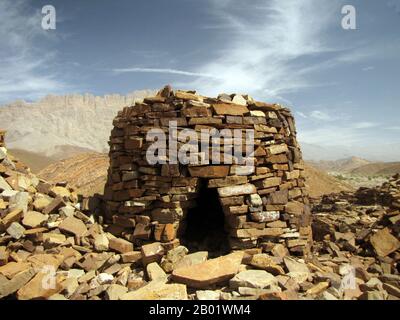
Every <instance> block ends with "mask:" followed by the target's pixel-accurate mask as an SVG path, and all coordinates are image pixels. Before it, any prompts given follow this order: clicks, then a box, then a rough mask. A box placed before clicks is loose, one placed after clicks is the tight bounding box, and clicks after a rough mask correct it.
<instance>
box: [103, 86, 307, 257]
mask: <svg viewBox="0 0 400 320" xmlns="http://www.w3.org/2000/svg"><path fill="white" fill-rule="evenodd" d="M172 121H173V122H175V123H176V125H177V135H178V137H177V140H176V141H177V149H178V150H180V149H179V148H181V147H182V146H185V145H186V147H188V145H189V148H188V149H190V150H192V151H193V150H195V151H197V153H196V152H194V158H196V157H198V158H201V159H204V157H207V156H206V155H205V154H208V155H209V156H210V159H211V158H212V155H210V153H211V151H210V150H211V148H209V149H206V152H205V153H204V152H203V153H202V152H200V151H199V150H201V151H203V149H201V146H200V145H197V143H196V142H195V143H193V141H192V142H190V141H189V142H188V140H186V141H184V140H183V139H180V135H179V134H180V133H181V132H182V131H183V130H185V129H186V130H187V129H191V130H192V131H193V132H195V133H196V135H197V136H200V133H201V130H202V129H213V128H214V129H217V130H219V132H221V130H226V129H228V130H239V131H241V132H243V136H242V139H239V140H238V139H235V138H233V137H234V135H232V139H231V140H229V139H221V140H220V145H219V146H218V147H219V148H220V149H219V150H220V151H221V153H222V154H223V157H222V158H223V160H222V161H221V162H220V163H219V164H215V163H214V162H212V163H211V162H210V163H208V164H204V163H202V162H200V164H196V163H195V164H193V162H190V163H189V164H182V163H179V161H178V163H175V164H171V163H172V162H173V161H171V160H172V159H171V158H169V156H170V149H171V141H172V140H173V139H172V138H173V136H172V135H170V134H169V132H170V131H169V130H170V125H171V122H172ZM113 125H114V128H113V130H112V132H111V137H110V141H109V144H110V153H109V157H110V167H109V171H108V181H107V184H106V187H105V195H104V197H105V199H106V204H107V205H106V207H107V209H106V221H108V222H109V223H111V224H112V226H111V228H112V229H113V232H117V233H120V234H121V235H123V236H125V237H127V238H130V240H131V241H133V242H134V243H135V244H138V245H141V244H144V243H150V242H152V241H161V242H163V243H164V244H166V245H168V244H169V243H170V244H171V246H175V245H176V243H177V242H179V238H180V237H181V236H183V235H184V233H185V228H186V218H187V215H188V212H190V210H191V208H194V207H196V206H197V205H198V204H199V201H208V199H201V194H200V193H199V189H200V185H201V184H207V187H208V188H215V189H216V191H217V194H218V199H219V202H220V204H221V207H222V211H223V214H224V217H225V230H226V232H227V234H228V238H229V244H230V248H231V249H243V248H253V247H263V248H267V249H268V247H271V246H273V244H274V243H283V244H284V245H285V246H286V247H287V248H288V249H289V251H290V252H291V253H293V254H299V255H302V254H305V253H306V251H307V249H308V248H309V246H310V243H311V239H312V235H311V227H310V224H311V221H310V210H309V207H308V197H307V191H306V189H305V183H304V164H303V160H302V156H301V151H300V148H299V145H298V143H297V140H296V129H295V122H294V119H293V116H292V114H291V113H290V110H288V109H287V108H285V107H282V106H280V105H277V104H269V103H264V102H258V101H254V100H253V99H252V98H251V97H250V96H246V95H235V94H233V95H226V94H221V95H219V96H218V97H217V98H209V97H204V96H201V95H198V94H196V92H195V91H180V90H176V91H173V90H172V88H171V87H169V86H166V87H165V88H163V89H162V90H160V91H159V92H158V93H157V95H156V96H154V97H150V98H145V99H144V101H143V102H141V103H136V104H135V105H134V106H131V107H126V108H124V109H123V110H121V111H120V112H119V113H118V115H117V117H116V118H115V119H114V121H113ZM154 129H157V130H159V131H162V132H165V133H166V138H165V139H166V141H164V142H165V147H164V148H165V149H164V150H161V149H162V148H160V150H158V155H159V158H162V159H163V160H165V163H157V164H153V163H151V161H150V163H149V159H148V151H149V148H151V147H152V146H154V143H155V141H154V139H153V140H151V139H149V137H152V136H151V135H149V132H151V130H154ZM246 130H248V132H250V131H252V132H253V134H254V140H253V141H254V152H252V153H251V154H250V155H249V154H247V155H245V150H246V148H245V146H244V142H245V141H244V140H243V139H244V138H243V137H245V134H244V133H245V131H246ZM235 137H236V136H235ZM149 140H151V141H149ZM238 141H239V142H238ZM159 142H160V141H159ZM228 143H230V144H231V146H233V145H235V144H239V145H242V150H243V153H242V156H243V157H244V158H245V159H253V160H254V166H251V165H243V163H238V159H237V157H235V155H236V154H235V155H233V157H228V156H227V155H226V153H224V152H223V151H222V150H225V149H224V147H225V145H227V144H228ZM199 144H200V142H199ZM214 150H215V149H214ZM191 156H193V154H191ZM191 159H193V158H191ZM196 159H197V158H196ZM175 160H176V159H175ZM228 160H230V161H231V162H229V161H228ZM228 162H229V164H227V163H228Z"/></svg>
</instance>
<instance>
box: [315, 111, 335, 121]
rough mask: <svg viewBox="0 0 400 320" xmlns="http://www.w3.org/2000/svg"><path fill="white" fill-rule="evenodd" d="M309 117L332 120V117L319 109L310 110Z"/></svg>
mask: <svg viewBox="0 0 400 320" xmlns="http://www.w3.org/2000/svg"><path fill="white" fill-rule="evenodd" d="M310 117H311V118H313V119H316V120H323V121H332V120H333V117H332V116H331V115H329V114H327V113H326V112H323V111H320V110H314V111H311V113H310Z"/></svg>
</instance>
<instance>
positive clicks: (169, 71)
mask: <svg viewBox="0 0 400 320" xmlns="http://www.w3.org/2000/svg"><path fill="white" fill-rule="evenodd" d="M112 71H113V72H115V73H129V72H143V73H167V74H177V75H183V76H191V77H205V78H214V76H213V75H211V74H205V73H197V72H190V71H183V70H176V69H163V68H120V69H118V68H116V69H113V70H112Z"/></svg>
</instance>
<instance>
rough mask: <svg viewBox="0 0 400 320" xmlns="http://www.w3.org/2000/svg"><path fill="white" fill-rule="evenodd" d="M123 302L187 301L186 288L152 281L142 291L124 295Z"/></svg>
mask: <svg viewBox="0 0 400 320" xmlns="http://www.w3.org/2000/svg"><path fill="white" fill-rule="evenodd" d="M121 300H187V292H186V286H185V285H183V284H176V283H174V284H165V283H162V282H161V283H160V282H158V281H151V282H149V283H148V284H147V285H145V286H144V287H142V288H140V289H137V290H135V291H131V292H128V293H126V294H124V295H123V296H122V297H121Z"/></svg>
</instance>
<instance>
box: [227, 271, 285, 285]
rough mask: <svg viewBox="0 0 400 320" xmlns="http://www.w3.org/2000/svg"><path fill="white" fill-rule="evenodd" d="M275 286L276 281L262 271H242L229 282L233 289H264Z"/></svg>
mask: <svg viewBox="0 0 400 320" xmlns="http://www.w3.org/2000/svg"><path fill="white" fill-rule="evenodd" d="M277 284H278V280H277V279H276V278H275V277H274V276H273V275H272V274H270V273H268V272H267V271H264V270H246V271H242V272H240V273H238V274H237V275H235V276H234V277H233V278H232V279H231V280H230V281H229V286H230V287H231V288H234V289H236V288H239V287H249V288H258V289H265V288H270V287H271V286H276V285H277Z"/></svg>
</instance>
